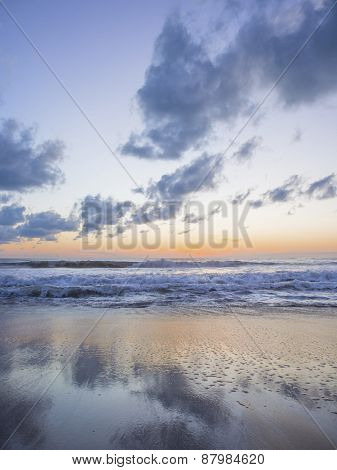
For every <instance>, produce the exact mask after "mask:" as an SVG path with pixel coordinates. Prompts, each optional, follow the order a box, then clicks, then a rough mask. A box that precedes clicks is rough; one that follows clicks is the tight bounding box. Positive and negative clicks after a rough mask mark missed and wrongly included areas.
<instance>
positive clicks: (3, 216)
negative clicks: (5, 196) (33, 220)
mask: <svg viewBox="0 0 337 470" xmlns="http://www.w3.org/2000/svg"><path fill="white" fill-rule="evenodd" d="M25 210H26V209H25V207H23V206H18V205H16V204H11V205H10V206H3V207H1V209H0V225H16V224H19V223H20V222H23V221H24V218H25V217H24V212H25Z"/></svg>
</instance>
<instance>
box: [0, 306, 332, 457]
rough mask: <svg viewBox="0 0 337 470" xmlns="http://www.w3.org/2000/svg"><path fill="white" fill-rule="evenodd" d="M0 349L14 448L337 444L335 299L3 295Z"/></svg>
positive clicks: (0, 438)
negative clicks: (163, 305) (213, 307)
mask: <svg viewBox="0 0 337 470" xmlns="http://www.w3.org/2000/svg"><path fill="white" fill-rule="evenodd" d="M102 315H103V317H102ZM99 320H100V321H99ZM94 325H96V327H95V328H93V327H94ZM88 333H89V334H88ZM84 338H86V339H85V340H84V341H83V339H84ZM0 353H1V354H0V445H2V446H4V447H5V448H6V449H330V448H333V447H334V446H336V445H337V312H336V311H332V310H331V311H327V310H324V309H320V311H317V310H316V311H315V310H310V311H308V312H305V311H303V310H297V311H296V312H294V311H287V310H281V309H278V310H275V311H271V310H270V309H269V310H264V311H261V310H259V311H255V312H253V311H241V312H240V311H236V312H234V313H233V314H229V313H223V312H216V313H214V312H209V311H195V310H194V309H189V308H184V309H180V311H177V309H174V310H173V309H159V308H156V309H151V308H146V309H138V310H137V309H134V310H132V309H110V310H109V309H98V308H97V309H94V308H88V309H86V308H79V307H71V306H68V307H66V306H63V307H57V306H47V307H46V306H44V307H43V306H39V307H36V306H35V307H33V306H17V305H16V306H14V305H13V306H1V308H0ZM13 431H15V432H14V433H13ZM10 436H11V437H10ZM8 439H9V440H8Z"/></svg>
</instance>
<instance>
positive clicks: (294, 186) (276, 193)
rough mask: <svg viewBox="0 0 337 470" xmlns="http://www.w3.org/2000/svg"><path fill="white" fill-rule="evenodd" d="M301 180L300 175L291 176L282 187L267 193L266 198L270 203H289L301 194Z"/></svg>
mask: <svg viewBox="0 0 337 470" xmlns="http://www.w3.org/2000/svg"><path fill="white" fill-rule="evenodd" d="M301 182H302V181H301V178H300V176H298V175H293V176H291V177H290V178H289V179H288V180H287V181H285V182H284V183H283V184H282V185H281V186H278V187H277V188H274V189H271V190H269V191H267V192H266V193H265V195H264V196H265V198H266V199H267V200H269V201H270V202H287V201H290V200H292V199H293V197H294V196H295V195H296V194H298V193H299V192H300V185H301Z"/></svg>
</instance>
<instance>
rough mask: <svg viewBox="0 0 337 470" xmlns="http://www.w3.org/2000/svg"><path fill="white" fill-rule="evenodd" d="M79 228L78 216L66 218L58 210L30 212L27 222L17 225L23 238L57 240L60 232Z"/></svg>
mask: <svg viewBox="0 0 337 470" xmlns="http://www.w3.org/2000/svg"><path fill="white" fill-rule="evenodd" d="M77 229H78V220H77V219H76V218H74V217H69V218H64V217H62V216H61V215H60V214H58V213H57V212H54V211H45V212H37V213H35V214H29V215H28V216H27V217H26V219H25V222H24V223H23V224H22V225H19V226H18V227H17V234H18V235H19V236H20V237H23V238H30V239H31V238H38V239H40V240H46V241H55V240H56V237H57V235H59V234H60V233H62V232H73V231H75V230H77Z"/></svg>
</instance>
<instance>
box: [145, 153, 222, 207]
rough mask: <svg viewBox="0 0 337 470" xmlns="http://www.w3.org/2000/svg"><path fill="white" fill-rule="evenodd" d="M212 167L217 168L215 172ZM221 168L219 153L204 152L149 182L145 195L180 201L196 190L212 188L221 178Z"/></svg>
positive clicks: (152, 197)
mask: <svg viewBox="0 0 337 470" xmlns="http://www.w3.org/2000/svg"><path fill="white" fill-rule="evenodd" d="M214 167H216V168H217V171H216V172H214V171H212V169H213V168H214ZM222 168H223V159H222V158H221V157H220V156H219V155H208V154H206V153H204V154H202V155H201V156H200V157H198V158H196V159H195V160H192V162H191V163H188V164H186V165H183V166H181V167H180V168H178V169H177V170H176V171H174V172H173V173H170V174H167V175H163V176H162V177H161V178H160V180H158V181H156V182H153V183H151V184H150V185H149V186H148V188H147V189H146V195H147V196H148V197H149V198H150V199H160V200H166V201H174V200H178V201H180V200H182V199H184V198H186V197H187V196H188V195H190V194H191V193H193V192H195V191H196V190H198V191H207V190H212V189H214V188H216V187H217V185H218V184H219V183H220V181H221V179H222V177H221V173H222Z"/></svg>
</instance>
